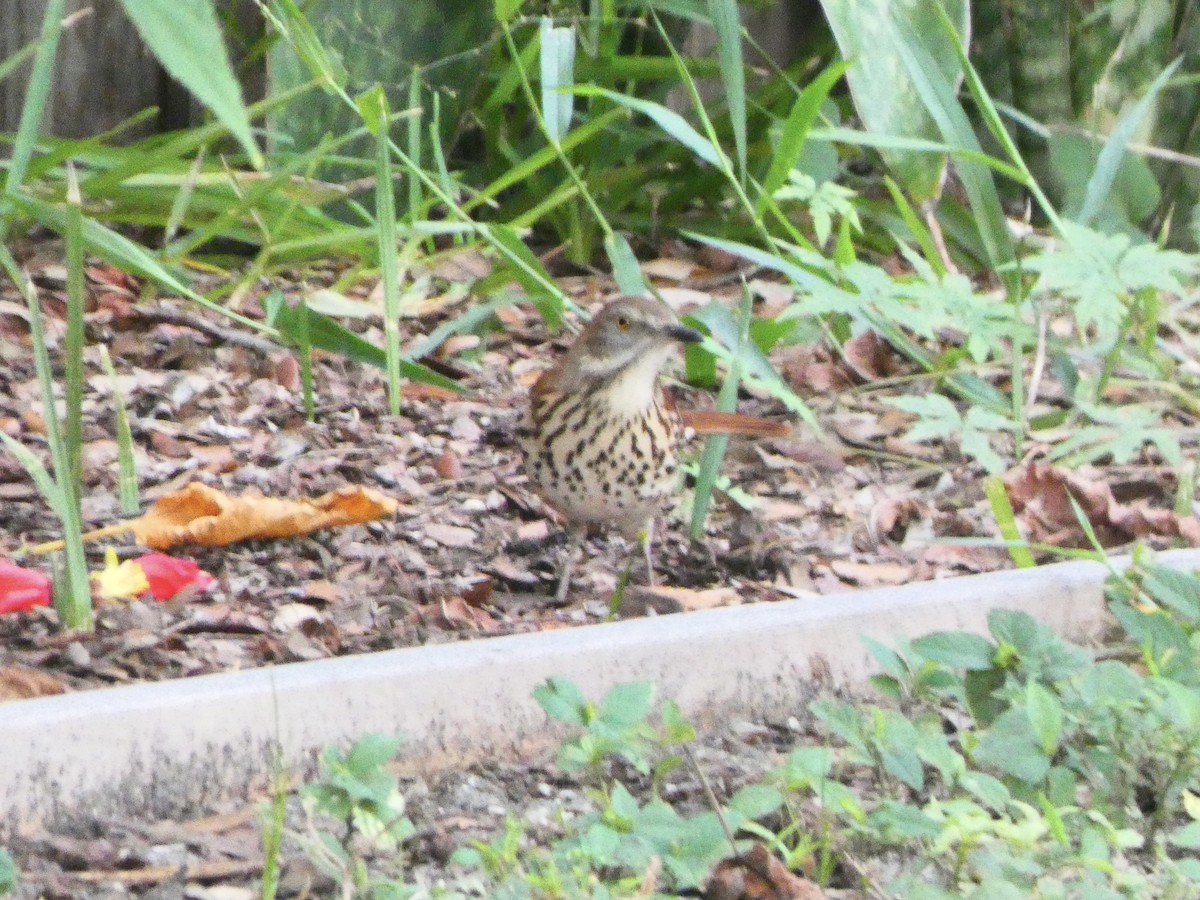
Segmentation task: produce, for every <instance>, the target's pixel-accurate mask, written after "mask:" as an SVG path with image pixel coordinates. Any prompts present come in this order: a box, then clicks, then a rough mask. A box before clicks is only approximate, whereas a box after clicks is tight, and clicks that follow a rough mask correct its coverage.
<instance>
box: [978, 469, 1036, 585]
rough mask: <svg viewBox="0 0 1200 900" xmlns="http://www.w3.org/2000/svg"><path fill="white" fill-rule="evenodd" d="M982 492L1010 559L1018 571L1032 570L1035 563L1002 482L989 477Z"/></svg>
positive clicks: (985, 480) (996, 478) (994, 477)
mask: <svg viewBox="0 0 1200 900" xmlns="http://www.w3.org/2000/svg"><path fill="white" fill-rule="evenodd" d="M983 490H984V493H985V494H986V495H987V498H988V503H989V504H990V505H991V507H992V516H993V517H994V518H995V520H996V527H997V528H999V529H1000V536H1001V537H1002V538H1004V540H1005V542H1006V544H1005V546H1007V547H1008V555H1009V556H1011V557H1012V561H1013V563H1014V564H1015V565H1016V567H1017V568H1018V569H1032V568H1033V567H1034V566H1035V565H1037V563H1036V561H1035V560H1034V558H1033V554H1032V553H1031V552H1030V550H1029V547H1028V545H1026V544H1025V542H1024V541H1025V539H1024V537H1023V536H1022V535H1021V530H1020V529H1019V528H1017V520H1016V517H1015V516H1014V515H1013V508H1012V503H1010V502H1009V499H1008V491H1006V490H1005V489H1004V482H1003V481H1002V480H1001V479H1000V478H998V477H996V476H995V475H990V476H988V477H987V478H985V479H983Z"/></svg>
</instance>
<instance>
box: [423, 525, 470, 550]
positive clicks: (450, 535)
mask: <svg viewBox="0 0 1200 900" xmlns="http://www.w3.org/2000/svg"><path fill="white" fill-rule="evenodd" d="M425 535H426V537H431V538H433V539H434V540H435V541H437V542H438V543H439V544H441V545H442V546H443V547H470V546H471V545H472V544H474V543H475V542H476V541H478V540H479V535H477V534H476V533H475V532H474V531H473V530H472V529H470V528H463V527H462V526H461V525H443V524H441V523H440V522H430V523H429V524H428V525H426V526H425Z"/></svg>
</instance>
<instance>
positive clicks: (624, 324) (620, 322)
mask: <svg viewBox="0 0 1200 900" xmlns="http://www.w3.org/2000/svg"><path fill="white" fill-rule="evenodd" d="M617 327H618V328H620V329H621V330H622V331H628V330H629V320H628V319H627V318H625V317H624V316H617Z"/></svg>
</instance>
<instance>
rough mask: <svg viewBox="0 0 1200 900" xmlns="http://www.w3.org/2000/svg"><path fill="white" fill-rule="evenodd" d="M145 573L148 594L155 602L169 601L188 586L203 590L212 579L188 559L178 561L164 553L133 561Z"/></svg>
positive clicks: (149, 554) (141, 557)
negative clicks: (148, 586)
mask: <svg viewBox="0 0 1200 900" xmlns="http://www.w3.org/2000/svg"><path fill="white" fill-rule="evenodd" d="M134 562H136V563H137V564H138V565H139V566H141V567H142V571H143V572H145V573H146V581H147V582H149V584H150V593H151V595H152V596H153V597H154V599H155V600H170V599H171V598H172V597H174V596H175V595H176V594H178V593H179V592H180V591H182V590H183V589H184V588H185V587H187V586H188V585H189V584H194V585H196V588H197V590H201V591H202V590H204V589H205V588H206V587H208V586H209V585H210V584H212V583H213V577H212V576H211V575H209V574H208V573H207V572H202V571H200V566H199V565H197V564H196V563H195V562H194V561H193V560H190V559H178V558H176V557H174V556H167V554H165V553H147V554H145V555H143V556H139V557H138V558H137V559H136V560H134Z"/></svg>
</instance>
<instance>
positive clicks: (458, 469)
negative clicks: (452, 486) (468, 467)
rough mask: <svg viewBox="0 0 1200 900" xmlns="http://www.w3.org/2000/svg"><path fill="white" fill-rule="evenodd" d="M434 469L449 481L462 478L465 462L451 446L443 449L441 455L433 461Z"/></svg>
mask: <svg viewBox="0 0 1200 900" xmlns="http://www.w3.org/2000/svg"><path fill="white" fill-rule="evenodd" d="M433 470H434V471H435V472H437V473H438V475H439V476H440V477H442V478H445V479H446V480H447V481H456V480H457V479H459V478H462V474H463V464H462V460H461V459H459V458H458V456H457V454H455V452H454V451H453V450H451V449H450V448H449V447H447V448H446V449H445V450H443V451H442V454H441V456H439V457H438V458H437V459H435V460H434V461H433Z"/></svg>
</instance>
